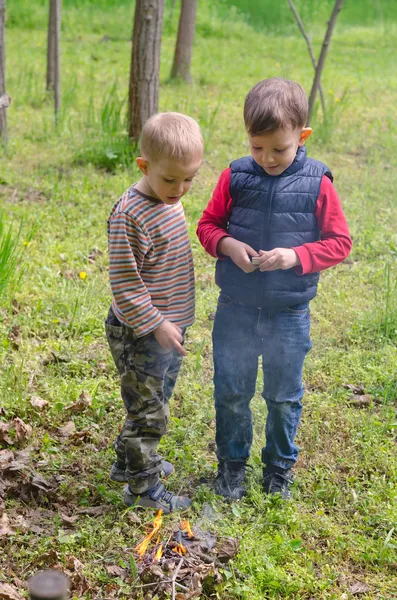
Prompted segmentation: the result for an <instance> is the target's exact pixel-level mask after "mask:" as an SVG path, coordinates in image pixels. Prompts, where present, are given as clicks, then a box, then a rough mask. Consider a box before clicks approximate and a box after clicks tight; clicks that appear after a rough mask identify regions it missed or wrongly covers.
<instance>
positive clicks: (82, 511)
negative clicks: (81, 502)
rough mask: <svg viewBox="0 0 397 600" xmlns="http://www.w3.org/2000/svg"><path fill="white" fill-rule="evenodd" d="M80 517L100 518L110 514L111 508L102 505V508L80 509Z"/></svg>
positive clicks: (89, 507) (88, 507)
mask: <svg viewBox="0 0 397 600" xmlns="http://www.w3.org/2000/svg"><path fill="white" fill-rule="evenodd" d="M77 512H78V513H79V515H90V516H91V517H99V516H100V515H104V514H105V513H107V512H109V506H108V505H107V504H101V505H100V506H87V507H86V508H79V509H78V510H77Z"/></svg>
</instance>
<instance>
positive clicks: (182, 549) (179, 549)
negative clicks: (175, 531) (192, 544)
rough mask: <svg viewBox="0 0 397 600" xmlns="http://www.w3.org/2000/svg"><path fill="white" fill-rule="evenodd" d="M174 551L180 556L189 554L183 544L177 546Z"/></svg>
mask: <svg viewBox="0 0 397 600" xmlns="http://www.w3.org/2000/svg"><path fill="white" fill-rule="evenodd" d="M172 551H173V552H176V553H177V554H179V556H183V555H184V554H187V549H186V548H185V546H184V545H183V544H175V546H174V547H173V549H172Z"/></svg>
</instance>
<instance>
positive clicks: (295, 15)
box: [288, 0, 325, 115]
mask: <svg viewBox="0 0 397 600" xmlns="http://www.w3.org/2000/svg"><path fill="white" fill-rule="evenodd" d="M288 4H289V5H290V8H291V10H292V14H293V15H294V17H295V20H296V22H297V24H298V27H299V29H300V31H301V34H302V35H303V37H304V38H305V41H306V44H307V49H308V50H309V55H310V58H311V61H312V65H313V68H314V72H316V69H317V62H316V59H315V58H314V53H313V47H312V43H311V41H310V38H309V36H308V35H307V33H306V31H305V28H304V27H303V23H302V19H301V18H300V16H299V13H298V11H297V9H296V6H295V4H294V3H293V1H292V0H288ZM318 91H319V92H320V98H321V106H322V107H323V113H324V115H325V98H324V92H323V88H322V86H321V83H319V84H318Z"/></svg>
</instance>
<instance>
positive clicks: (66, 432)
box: [58, 421, 76, 437]
mask: <svg viewBox="0 0 397 600" xmlns="http://www.w3.org/2000/svg"><path fill="white" fill-rule="evenodd" d="M58 431H59V433H60V434H61V436H62V437H69V436H70V435H72V433H74V431H76V425H75V424H74V421H68V422H67V423H66V425H64V426H63V427H59V430H58Z"/></svg>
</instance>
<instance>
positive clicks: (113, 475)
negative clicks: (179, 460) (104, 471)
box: [109, 460, 175, 483]
mask: <svg viewBox="0 0 397 600" xmlns="http://www.w3.org/2000/svg"><path fill="white" fill-rule="evenodd" d="M174 471H175V469H174V465H173V464H172V463H170V462H168V460H163V461H162V463H161V473H160V475H161V477H164V478H167V477H169V476H170V475H171V474H172V473H173V472H174ZM109 477H110V479H111V480H112V481H115V482H116V483H128V479H127V477H126V475H125V467H124V466H121V465H120V464H119V463H117V462H115V463H114V464H113V465H112V468H111V469H110V473H109Z"/></svg>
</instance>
